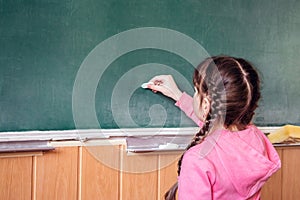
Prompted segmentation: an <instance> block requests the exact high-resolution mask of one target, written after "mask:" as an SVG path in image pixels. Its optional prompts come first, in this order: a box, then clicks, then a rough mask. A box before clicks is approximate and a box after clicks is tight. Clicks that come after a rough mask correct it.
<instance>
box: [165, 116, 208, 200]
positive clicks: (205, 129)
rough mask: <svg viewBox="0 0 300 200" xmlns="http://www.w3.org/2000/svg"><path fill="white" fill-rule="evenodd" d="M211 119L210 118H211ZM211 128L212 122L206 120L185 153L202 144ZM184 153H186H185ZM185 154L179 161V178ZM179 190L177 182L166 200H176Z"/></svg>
mask: <svg viewBox="0 0 300 200" xmlns="http://www.w3.org/2000/svg"><path fill="white" fill-rule="evenodd" d="M209 118H210V117H209ZM209 127H210V120H206V122H205V124H204V126H203V127H202V129H200V131H199V132H198V133H197V134H196V135H195V136H194V138H193V140H192V141H191V143H190V144H189V145H188V146H187V147H186V149H185V152H186V151H187V150H189V149H190V148H192V147H193V146H195V145H197V144H200V143H201V141H202V139H203V138H202V137H201V136H204V135H205V134H206V133H208V131H209ZM185 152H184V153H185ZM184 153H183V154H182V155H181V157H180V159H179V161H178V169H177V174H178V176H179V175H180V170H181V163H182V159H183V156H184ZM177 189H178V182H176V183H175V184H174V185H173V186H172V187H171V188H170V189H169V190H168V191H167V192H166V193H165V200H175V197H176V193H177Z"/></svg>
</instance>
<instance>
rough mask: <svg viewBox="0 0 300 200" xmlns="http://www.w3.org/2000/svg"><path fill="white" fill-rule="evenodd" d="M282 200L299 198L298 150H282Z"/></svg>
mask: <svg viewBox="0 0 300 200" xmlns="http://www.w3.org/2000/svg"><path fill="white" fill-rule="evenodd" d="M282 163H283V165H282V173H283V176H282V199H284V200H295V199H299V198H300V170H299V168H300V148H299V147H298V148H293V147H290V148H288V147H287V148H285V149H283V158H282Z"/></svg>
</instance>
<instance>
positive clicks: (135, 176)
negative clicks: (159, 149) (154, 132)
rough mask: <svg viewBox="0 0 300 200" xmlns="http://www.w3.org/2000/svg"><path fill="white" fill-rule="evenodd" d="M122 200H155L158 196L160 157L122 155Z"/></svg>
mask: <svg viewBox="0 0 300 200" xmlns="http://www.w3.org/2000/svg"><path fill="white" fill-rule="evenodd" d="M121 155H122V157H121V161H122V165H121V170H122V171H121V198H122V200H133V199H143V200H155V199H157V196H158V195H157V194H158V170H157V169H158V165H157V164H158V156H157V155H134V156H128V155H127V154H126V152H124V151H123V152H122V153H121Z"/></svg>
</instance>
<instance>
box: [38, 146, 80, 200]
mask: <svg viewBox="0 0 300 200" xmlns="http://www.w3.org/2000/svg"><path fill="white" fill-rule="evenodd" d="M36 162H37V163H36V198H37V200H48V199H49V200H56V199H57V200H58V199H59V200H60V199H77V167H78V163H77V162H78V147H64V148H57V149H56V150H55V151H52V152H47V153H45V154H44V155H43V156H39V157H37V161H36Z"/></svg>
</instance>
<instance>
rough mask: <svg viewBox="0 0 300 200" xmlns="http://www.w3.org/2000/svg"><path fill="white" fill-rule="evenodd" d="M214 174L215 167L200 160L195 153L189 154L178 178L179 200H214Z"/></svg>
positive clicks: (185, 157)
mask: <svg viewBox="0 0 300 200" xmlns="http://www.w3.org/2000/svg"><path fill="white" fill-rule="evenodd" d="M200 166H201V167H200ZM214 174H215V173H214V170H213V167H212V166H211V164H210V163H209V162H208V161H207V160H205V159H200V158H199V155H198V154H196V153H195V152H194V153H192V154H190V153H188V152H187V153H186V154H185V155H184V157H183V161H182V165H181V171H180V176H179V177H178V200H198V199H206V200H210V199H212V198H213V197H212V184H213V183H214V181H215V175H214Z"/></svg>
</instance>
